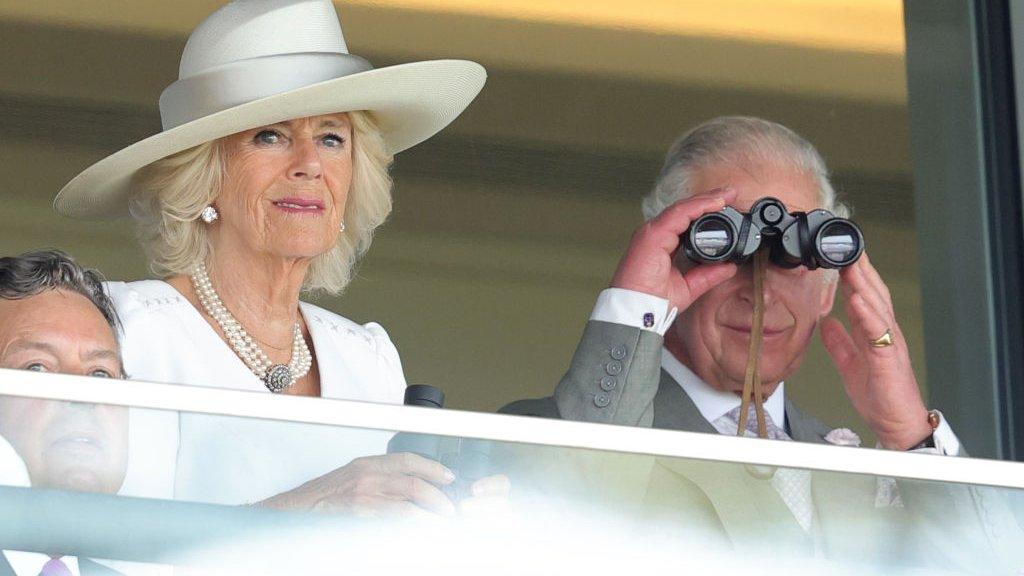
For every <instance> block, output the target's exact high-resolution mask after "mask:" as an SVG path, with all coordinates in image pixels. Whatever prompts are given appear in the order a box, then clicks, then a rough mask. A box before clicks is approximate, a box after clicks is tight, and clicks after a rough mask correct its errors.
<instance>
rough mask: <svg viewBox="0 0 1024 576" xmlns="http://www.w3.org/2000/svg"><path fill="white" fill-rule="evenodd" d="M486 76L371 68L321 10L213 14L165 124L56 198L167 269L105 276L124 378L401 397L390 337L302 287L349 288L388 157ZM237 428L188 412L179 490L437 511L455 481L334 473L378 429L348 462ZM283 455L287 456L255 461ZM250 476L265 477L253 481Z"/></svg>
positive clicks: (440, 473) (251, 6) (248, 8)
mask: <svg viewBox="0 0 1024 576" xmlns="http://www.w3.org/2000/svg"><path fill="white" fill-rule="evenodd" d="M485 77H486V74H485V72H484V70H483V68H482V67H481V66H480V65H478V64H476V63H473V62H468V61H461V60H441V61H430V62H416V63H411V64H404V65H399V66H391V67H387V68H380V69H374V68H373V67H372V66H371V65H370V64H369V63H368V62H367V61H366V60H364V59H362V58H360V57H358V56H354V55H352V54H349V53H348V50H347V47H346V45H345V41H344V38H343V36H342V31H341V27H340V24H339V22H338V18H337V14H336V13H335V11H334V7H333V5H332V3H331V2H330V1H329V0H237V1H235V2H232V3H230V4H228V5H227V6H224V7H223V8H221V9H220V10H218V11H217V12H216V13H214V14H213V15H211V16H210V17H208V18H207V19H206V20H205V21H204V22H202V23H201V24H200V25H199V27H198V28H196V30H195V31H194V32H193V33H192V35H191V37H190V38H189V41H188V44H187V45H186V46H185V50H184V54H183V55H182V58H181V67H180V72H179V79H178V80H177V81H176V82H174V83H173V84H171V85H170V86H169V87H168V88H167V89H166V90H164V92H163V94H162V95H161V97H160V115H161V119H162V122H163V131H162V132H160V133H159V134H156V135H155V136H152V137H150V138H147V139H145V140H143V141H141V142H138V143H136V144H134V145H132V146H129V147H128V148H125V149H123V150H121V151H119V152H117V153H115V154H113V155H111V156H109V157H107V158H105V159H103V160H101V161H100V162H98V163H96V164H94V165H93V166H91V167H89V168H88V169H87V170H85V171H84V172H82V173H81V174H79V175H78V176H77V177H75V178H74V179H73V180H72V181H71V182H70V183H68V184H67V185H66V186H65V187H64V189H63V190H61V191H60V193H59V194H58V195H57V197H56V199H55V201H54V206H55V208H56V210H57V211H58V212H60V213H62V214H65V215H68V216H72V217H79V218H90V219H97V218H109V217H117V216H120V215H123V214H130V216H131V217H132V219H133V220H134V221H135V224H136V227H137V229H138V232H139V238H140V239H141V242H142V245H143V248H144V250H145V252H146V254H147V255H148V257H149V259H150V262H151V267H152V269H153V271H154V272H155V273H156V275H157V276H158V277H160V278H162V279H161V280H148V281H141V282H130V283H110V284H109V285H108V290H109V292H110V294H111V297H112V298H113V300H114V302H115V304H116V306H117V308H118V312H119V314H120V315H121V318H122V320H123V322H124V326H125V334H124V342H123V351H124V359H125V368H126V371H127V373H129V374H131V375H132V377H133V378H136V379H140V380H150V381H158V382H171V383H182V384H193V385H203V386H217V387H224V388H234V389H239V390H250V391H263V392H278V393H283V394H298V395H305V396H321V397H325V398H344V399H353V400H367V401H374V402H389V403H401V402H402V397H403V391H404V388H405V379H404V377H403V374H402V368H401V363H400V361H399V357H398V353H397V351H396V349H395V346H394V345H393V344H392V343H391V340H390V339H389V338H388V335H387V333H386V332H385V331H384V329H383V328H381V327H380V326H379V325H377V324H374V323H370V324H365V325H359V324H356V323H354V322H352V321H350V320H347V319H345V318H342V317H341V316H338V315H336V314H334V313H332V312H328V311H327V310H324V309H322V308H318V307H316V306H313V305H311V304H307V303H304V302H300V300H299V296H300V294H301V293H302V292H304V291H309V290H324V291H327V292H330V293H335V294H336V293H338V292H340V291H341V290H342V289H343V288H344V286H345V285H346V283H347V282H348V281H349V278H350V274H351V270H352V267H353V265H354V263H355V262H356V260H357V259H358V258H359V256H360V255H362V253H363V252H365V251H366V249H367V248H368V247H369V245H370V240H371V236H372V234H373V231H374V229H375V228H376V227H377V226H378V225H380V224H381V223H382V222H383V221H384V220H385V218H386V217H387V216H388V213H389V212H390V210H391V180H390V178H389V176H388V173H387V170H388V167H389V165H390V163H391V160H392V155H393V154H394V153H396V152H399V151H401V150H404V149H406V148H408V147H410V146H413V145H415V144H417V143H419V142H421V141H423V140H425V139H426V138H428V137H430V136H431V135H433V134H435V133H436V132H438V131H439V130H441V129H442V128H444V127H445V126H446V125H447V124H448V123H450V122H451V121H452V120H453V119H454V118H455V117H456V116H458V115H459V114H460V113H461V112H462V111H463V110H464V109H465V108H466V106H468V105H469V103H470V102H471V101H472V100H473V98H474V97H475V96H476V95H477V93H478V92H479V91H480V89H481V88H482V87H483V83H484V80H485ZM233 422H234V423H233V424H226V423H225V422H224V421H223V420H213V419H211V418H209V417H206V418H203V417H200V416H195V415H193V416H191V417H189V416H188V415H184V414H183V415H182V417H181V421H180V424H179V427H180V435H179V437H178V439H177V441H178V442H179V444H180V448H179V449H178V453H179V456H178V461H177V472H176V475H175V480H174V482H175V495H176V496H177V497H181V498H187V499H195V500H205V501H216V502H225V503H228V502H232V503H236V502H251V501H254V500H261V499H266V498H269V503H271V504H275V503H276V504H282V505H287V506H288V507H291V508H307V507H309V508H312V507H317V508H332V507H337V508H347V507H348V508H350V507H352V502H362V503H369V507H370V508H374V503H375V502H376V503H379V504H381V505H382V506H383V503H387V506H388V507H391V508H394V506H395V504H394V503H395V502H401V503H404V504H407V505H408V506H417V505H418V507H419V508H426V509H428V510H435V511H442V512H443V511H446V510H448V509H449V508H450V506H451V504H450V502H448V501H447V499H446V498H444V497H443V495H442V494H441V492H439V491H438V490H437V489H436V488H435V487H436V486H437V485H441V484H445V483H447V482H449V481H451V477H450V472H448V471H447V469H445V468H444V467H443V466H441V465H440V464H437V463H435V462H431V461H427V460H424V459H416V458H406V457H397V456H378V457H375V458H369V459H361V460H359V461H357V462H354V463H353V464H351V465H348V466H344V467H343V468H341V469H338V470H333V471H332V469H333V468H335V467H336V466H337V465H338V463H339V456H340V457H341V458H345V460H343V461H346V462H347V461H348V460H347V458H348V457H354V456H359V455H363V454H374V453H376V454H380V453H381V452H382V451H383V450H382V449H381V448H382V446H383V442H384V441H386V436H378V437H376V438H375V439H373V440H366V441H365V442H362V444H363V445H361V446H355V447H353V444H354V443H353V442H352V438H351V436H349V437H347V438H346V441H345V442H342V444H344V445H345V446H347V448H346V449H347V450H348V452H347V457H346V452H345V450H342V451H341V452H340V454H339V453H338V451H337V450H335V451H333V452H332V454H335V457H333V458H330V459H329V460H325V459H324V458H323V453H322V452H318V451H315V450H311V451H308V453H307V452H306V451H303V450H302V449H301V448H303V447H309V445H311V444H314V443H316V442H319V441H318V440H316V439H315V438H313V437H311V436H309V434H308V433H307V431H308V428H305V427H304V428H301V430H299V431H297V432H295V433H294V434H292V435H289V433H288V432H287V431H286V430H285V428H286V427H285V426H281V425H277V426H272V427H270V428H266V429H264V428H261V426H266V425H265V424H263V423H259V422H251V421H244V422H242V421H233ZM226 426H229V427H230V426H234V427H235V428H233V429H226V428H225V427H226ZM136 429H137V430H138V427H136ZM139 434H142V435H152V430H139ZM261 434H266V435H267V436H264V437H262V438H260V437H259V436H260V435H261ZM268 436H269V437H268ZM237 437H244V438H246V439H247V440H248V441H249V442H251V444H244V445H243V446H241V447H240V446H239V443H238V442H236V441H234V439H235V438H237ZM296 443H299V444H300V446H296V445H295V444H296ZM170 444H173V442H171V443H170ZM247 448H251V449H248V450H247ZM297 448H298V449H297ZM280 454H285V455H287V458H288V461H287V462H285V463H282V462H278V461H268V459H271V460H272V457H273V458H277V457H279V456H277V455H280ZM146 456H147V455H144V454H139V458H140V459H144V458H146ZM143 461H144V460H143ZM253 467H261V468H262V472H261V473H260V474H258V475H256V476H257V477H258V478H257V479H254V478H253ZM143 473H144V474H146V475H152V474H153V471H152V469H147V470H144V471H143ZM325 473H327V474H328V475H327V476H324V477H322V478H317V479H316V480H315V481H312V482H308V483H307V484H305V485H302V486H301V487H300V488H298V489H295V490H291V491H289V489H291V488H294V487H295V486H299V485H300V484H301V483H302V482H304V481H307V480H309V479H310V478H313V477H315V476H319V475H321V474H325ZM233 474H234V475H235V476H237V477H236V478H233V477H232V475H233ZM410 477H411V478H412V479H413V480H414V481H408V480H409V478H410ZM353 478H361V479H363V480H364V481H360V482H353V481H352V479H353ZM366 478H373V479H375V481H371V482H367V481H365V480H366ZM126 484H128V485H131V484H132V478H131V473H130V474H129V480H128V481H126ZM142 484H148V485H150V486H152V482H148V481H142ZM140 491H141V492H146V491H147V490H145V489H142V490H140ZM282 492H286V493H285V494H281V493H282ZM275 494H276V495H278V496H274V495H275ZM378 508H379V507H378Z"/></svg>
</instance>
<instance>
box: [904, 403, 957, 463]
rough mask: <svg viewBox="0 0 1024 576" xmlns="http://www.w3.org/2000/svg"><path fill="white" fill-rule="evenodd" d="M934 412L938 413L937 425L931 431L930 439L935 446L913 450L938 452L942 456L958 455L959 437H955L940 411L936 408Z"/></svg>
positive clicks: (928, 452) (929, 452)
mask: <svg viewBox="0 0 1024 576" xmlns="http://www.w3.org/2000/svg"><path fill="white" fill-rule="evenodd" d="M935 412H936V413H937V414H938V415H939V427H938V428H936V429H935V432H933V433H932V441H933V442H934V443H935V448H919V449H917V450H914V452H923V453H925V454H940V455H942V456H959V455H960V439H959V438H957V437H956V434H955V433H954V432H953V428H952V427H951V426H950V425H949V422H947V421H946V417H945V416H943V414H942V412H939V411H938V410H936V411H935Z"/></svg>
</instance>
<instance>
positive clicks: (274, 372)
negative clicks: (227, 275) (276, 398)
mask: <svg viewBox="0 0 1024 576" xmlns="http://www.w3.org/2000/svg"><path fill="white" fill-rule="evenodd" d="M192 285H193V286H194V287H195V289H196V294H197V295H198V296H199V302H200V303H201V304H202V305H203V309H204V310H206V313H207V314H209V315H210V316H212V317H213V319H214V320H216V321H217V325H218V326H220V329H221V330H222V331H223V332H224V335H225V336H226V337H227V339H228V343H229V344H231V348H232V349H234V351H235V354H237V355H238V357H239V358H241V359H242V362H244V363H245V365H246V366H248V367H249V370H252V373H253V374H255V375H256V377H257V378H259V379H260V380H262V381H263V384H264V385H265V386H266V387H267V389H269V390H270V391H271V392H280V391H282V390H284V389H285V388H287V387H289V386H291V385H292V384H294V383H295V381H296V380H298V379H300V378H302V377H303V376H305V375H306V374H308V373H309V369H310V367H312V366H313V356H312V354H310V353H309V348H308V347H307V346H306V339H305V338H303V337H302V328H301V327H300V326H299V323H298V322H296V323H295V331H294V334H293V336H292V359H291V360H290V361H289V362H288V364H287V365H285V364H274V363H273V362H271V361H270V358H268V357H267V355H266V353H264V352H263V349H262V348H260V345H259V344H257V343H256V341H255V340H253V338H252V337H251V336H249V333H248V332H246V331H245V328H242V325H241V324H239V323H238V320H235V317H234V316H232V315H231V312H228V309H227V307H225V306H224V303H223V302H222V301H221V299H220V296H218V295H217V291H216V290H214V289H213V284H212V283H211V282H210V276H209V274H207V273H206V265H205V264H203V263H202V262H200V263H199V264H198V265H197V266H196V267H195V270H193V271H192Z"/></svg>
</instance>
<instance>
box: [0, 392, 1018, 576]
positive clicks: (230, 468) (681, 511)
mask: <svg viewBox="0 0 1024 576" xmlns="http://www.w3.org/2000/svg"><path fill="white" fill-rule="evenodd" d="M125 410H126V409H124V408H114V407H109V406H101V405H97V406H90V405H81V404H70V403H65V402H58V401H46V400H37V399H30V398H0V414H2V415H3V418H4V421H3V424H4V425H3V428H2V432H3V435H4V437H5V438H6V439H7V440H8V441H10V443H11V445H12V446H14V447H15V448H16V449H17V454H18V455H19V456H20V457H21V458H23V459H24V461H25V465H26V468H27V469H28V470H29V471H30V476H31V481H32V485H33V488H32V489H28V488H16V487H8V488H0V547H2V548H3V549H6V550H11V549H15V550H30V551H31V550H35V551H40V550H43V551H45V550H54V549H60V550H63V551H65V552H66V553H69V554H70V553H73V554H75V555H77V556H78V557H81V558H95V557H105V558H106V557H109V558H115V559H117V560H130V561H135V562H148V563H158V564H175V565H178V566H186V565H187V566H191V567H193V568H195V567H199V568H201V569H203V570H211V571H213V572H215V573H225V572H228V573H232V571H234V572H237V573H247V572H249V573H252V572H261V573H279V574H294V573H297V572H300V571H312V572H322V571H323V567H324V566H338V567H339V569H340V568H344V571H346V572H347V571H350V570H352V569H360V568H366V569H373V570H374V571H378V572H379V571H381V569H408V568H416V570H417V573H423V572H426V573H442V572H444V573H451V572H453V571H454V572H459V573H467V572H469V571H470V570H474V571H479V570H493V569H494V567H496V566H501V567H503V568H505V569H506V570H507V571H509V573H517V574H519V573H535V572H541V573H547V572H556V573H574V574H582V573H594V574H608V573H613V572H616V573H621V572H622V571H624V570H632V571H635V570H656V569H658V568H659V567H664V566H666V565H679V566H683V565H685V566H687V567H688V568H689V569H691V570H696V571H698V572H700V571H716V572H722V573H728V572H736V571H741V570H743V571H745V570H757V569H763V566H764V565H765V564H764V563H765V562H772V563H773V564H772V565H773V566H777V565H779V563H781V564H782V565H784V566H785V567H786V568H787V569H788V570H789V571H790V572H795V573H808V574H811V573H813V574H818V573H821V571H822V570H824V571H827V572H829V573H851V574H852V573H857V574H865V573H867V574H893V573H902V572H907V573H914V572H915V571H920V570H922V569H928V570H929V572H928V573H930V574H936V573H939V574H941V573H979V574H1000V573H1005V574H1014V573H1015V571H1016V570H1018V569H1020V568H1021V567H1024V557H1022V555H1021V552H1020V551H1019V550H1016V549H1015V548H1020V547H1019V546H1017V545H1014V544H1013V543H1014V542H1017V543H1019V542H1022V541H1024V540H1022V538H1024V536H1022V534H1024V533H1022V532H1021V524H1020V523H1021V520H1022V518H1021V515H1020V514H1021V505H1022V503H1024V494H1022V492H1021V491H1020V490H1010V489H995V488H986V487H981V486H968V485H957V484H950V483H943V482H935V481H911V480H904V479H886V478H877V477H873V476H868V475H862V474H848V473H840V472H822V471H811V470H791V469H777V468H774V467H768V466H752V465H747V464H744V463H742V462H719V461H708V460H698V459H692V458H675V457H658V456H650V455H645V454H637V453H620V452H609V451H597V450H584V449H575V448H564V447H553V446H539V445H531V444H523V443H509V442H497V441H486V440H481V439H476V438H454V437H445V436H434V435H428V434H411V433H404V432H403V433H399V434H397V435H396V434H393V433H391V432H388V431H384V430H372V429H360V428H349V427H341V426H329V425H321V424H304V423H296V422H288V421H278V420H264V419H257V418H243V417H235V416H217V415H209V414H195V413H188V412H181V413H174V412H163V411H144V410H137V409H131V414H130V418H131V419H132V420H134V419H136V417H137V416H139V417H141V421H142V422H144V423H146V424H154V423H158V422H161V421H162V422H164V423H166V424H169V427H168V429H167V430H165V431H164V432H167V433H171V434H176V433H177V431H178V430H187V429H189V428H196V427H197V426H198V427H199V428H201V429H202V433H201V434H199V436H197V438H199V437H201V438H203V439H205V442H202V443H199V442H198V441H197V439H192V440H189V439H187V438H185V437H179V438H178V443H177V444H176V447H177V448H176V449H174V450H171V449H167V446H166V445H164V444H160V443H159V442H155V443H154V441H155V440H156V441H160V440H161V439H160V437H159V436H158V435H154V434H152V429H151V428H148V429H147V430H148V432H147V433H145V434H139V433H138V431H137V429H136V428H134V427H133V428H131V431H132V436H131V437H130V438H128V439H127V443H128V444H130V445H133V447H134V448H135V450H133V452H132V454H142V455H145V458H144V459H143V460H142V461H139V462H132V461H128V462H127V468H128V470H129V476H131V475H132V474H133V473H134V474H136V475H137V479H136V483H135V489H134V490H135V495H137V496H145V497H144V498H126V497H124V496H112V495H109V494H89V493H87V492H111V488H112V487H115V486H116V485H117V484H118V483H119V481H120V479H121V478H123V477H124V475H125V460H124V454H125V438H124V432H125V430H126V424H127V421H126V414H125ZM158 417H163V420H161V419H160V418H158ZM19 419H20V420H19ZM26 419H30V420H32V421H31V422H30V421H28V420H26ZM36 421H38V422H36ZM186 421H188V422H191V423H190V426H187V427H180V424H181V423H182V422H186ZM197 434H198V432H197ZM29 437H32V438H35V437H38V438H40V440H38V441H35V440H33V441H28V438H29ZM680 438H681V440H688V439H689V438H690V437H689V436H685V435H681V437H680ZM389 440H390V444H389ZM690 441H692V440H690ZM734 441H735V442H738V443H744V442H760V441H759V440H746V439H735V440H734ZM738 445H739V444H738ZM743 446H747V445H746V444H743ZM831 449H833V450H855V449H854V448H843V447H835V448H831ZM389 450H390V451H391V452H392V453H397V454H399V455H401V454H404V453H408V452H411V453H415V454H418V456H401V458H404V459H406V462H407V463H410V464H413V465H414V466H412V467H411V468H410V469H409V470H406V471H404V472H402V473H400V474H398V475H388V474H385V472H387V470H386V469H385V468H383V467H381V468H379V469H375V470H376V471H377V472H379V475H377V476H376V477H379V479H380V480H381V482H380V483H379V484H377V485H374V487H373V490H376V491H377V493H379V494H382V495H385V496H386V495H387V494H388V493H389V490H392V489H393V488H395V487H396V486H397V485H398V483H403V484H416V485H417V486H418V490H419V491H420V496H419V499H416V500H413V501H410V502H405V503H404V504H406V505H400V504H402V502H399V501H398V500H396V499H394V498H387V497H385V498H382V499H380V500H373V499H371V498H367V500H366V505H365V506H362V507H353V506H335V505H333V504H334V503H332V502H331V501H330V498H323V499H322V500H321V501H319V502H318V503H315V504H314V505H310V504H309V502H305V501H302V500H301V499H298V498H294V499H292V500H279V501H276V502H274V505H273V506H269V505H267V504H266V503H265V502H262V501H261V500H262V499H265V498H268V497H273V496H274V495H275V494H279V493H281V492H282V491H286V492H288V493H291V494H293V495H294V494H297V493H301V490H299V491H297V490H293V489H296V488H297V487H298V488H301V487H302V486H304V485H306V484H310V483H315V484H319V485H320V488H323V485H325V484H330V483H332V482H333V483H334V484H333V485H331V486H329V489H328V490H321V492H320V493H321V494H328V493H332V492H335V493H341V492H344V491H346V490H349V489H352V488H353V486H352V485H351V482H350V480H351V477H348V476H345V475H344V474H343V473H342V472H341V471H343V470H346V469H348V467H346V466H345V465H346V464H351V463H353V462H354V463H355V465H356V466H369V467H371V468H372V467H373V466H380V465H381V464H382V463H383V462H384V461H383V460H380V457H381V456H382V455H384V454H385V453H386V452H388V451H389ZM157 455H158V456H159V457H160V458H163V459H165V460H166V462H164V464H165V466H164V468H165V469H166V470H168V471H169V473H170V474H171V476H172V482H171V483H170V486H171V489H170V490H169V491H168V490H167V489H166V487H165V486H166V485H165V482H164V481H163V480H162V479H160V478H158V477H156V476H158V475H159V474H157V475H156V476H153V477H152V478H149V474H148V473H147V471H146V470H141V471H140V470H139V467H140V466H145V467H146V468H147V470H148V469H149V467H150V466H151V464H152V463H153V462H154V457H155V456H157ZM723 456H726V457H728V454H724V455H723ZM908 457H913V456H908ZM438 462H439V463H440V464H442V465H444V466H446V467H447V469H448V470H450V471H451V472H453V473H454V474H452V475H450V476H447V475H443V476H440V477H435V476H431V475H430V474H429V468H425V467H420V466H421V465H424V464H433V465H437V464H438ZM14 464H16V463H11V462H6V463H4V464H2V465H3V466H4V467H9V466H11V465H14ZM793 472H797V473H798V474H796V476H800V477H803V478H805V479H806V481H807V483H808V488H809V495H810V498H809V499H808V500H807V501H805V502H804V505H806V506H807V507H809V510H810V512H811V515H812V517H813V520H812V523H811V525H810V527H808V528H804V527H802V526H801V525H800V523H799V522H798V521H797V520H796V516H795V512H794V511H793V509H792V506H791V504H790V502H789V501H788V500H787V498H786V497H785V494H784V492H785V491H786V488H785V486H781V487H780V484H779V482H778V481H777V480H778V479H779V478H782V477H787V476H788V477H792V476H794V474H792V473H793ZM2 476H3V474H0V477H2ZM372 477H375V476H373V475H371V476H363V477H361V479H360V480H359V482H361V483H364V484H365V483H366V482H367V481H368V480H367V479H368V478H372ZM61 478H63V479H64V481H63V482H61V481H59V480H60V479H61ZM481 478H501V479H502V481H503V482H505V484H503V485H502V487H498V489H496V490H493V491H491V492H487V491H486V490H483V491H481V490H480V489H478V485H477V484H475V483H473V482H472V481H473V480H477V479H481ZM147 479H150V480H152V486H151V487H150V488H151V490H150V492H149V493H146V486H145V481H146V480H147ZM508 483H510V484H511V490H509V489H508ZM45 487H55V488H60V490H59V491H55V490H52V489H46V488H45ZM364 487H365V486H364ZM440 502H447V503H448V504H449V505H450V508H445V507H442V506H439V503H440ZM211 504H213V505H211ZM28 518H31V519H32V521H31V522H26V519H28ZM66 518H75V519H76V520H75V522H74V523H68V522H66V521H65V519H66ZM82 526H88V527H89V529H88V530H82ZM125 534H131V537H130V538H125V537H124V535H125ZM580 542H588V543H598V544H595V547H593V551H594V553H593V554H582V555H581V554H580ZM602 542H603V543H606V544H600V543H602ZM69 547H71V548H73V550H69ZM606 552H607V553H606ZM190 569H191V568H190ZM140 570H141V569H140Z"/></svg>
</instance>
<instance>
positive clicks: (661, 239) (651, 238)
mask: <svg viewBox="0 0 1024 576" xmlns="http://www.w3.org/2000/svg"><path fill="white" fill-rule="evenodd" d="M735 198H736V191H735V190H732V189H729V188H719V189H715V190H712V191H710V192H708V193H706V194H701V195H699V196H694V197H693V198H687V199H685V200H680V201H679V202H676V203H675V204H673V205H671V206H669V207H668V208H666V209H665V210H664V211H663V212H662V213H661V214H659V215H658V216H657V217H655V218H653V219H652V220H650V221H648V222H646V223H645V224H644V225H643V226H641V227H640V228H639V229H638V230H637V231H636V233H634V234H633V239H632V241H630V243H629V248H627V249H626V254H625V255H624V256H623V257H622V260H621V261H620V262H619V267H618V269H617V270H616V271H615V276H613V277H612V282H611V287H612V288H624V289H626V290H633V291H635V292H643V293H645V294H651V295H653V296H658V297H660V298H665V299H667V300H668V301H669V306H672V307H675V308H678V309H679V311H680V312H681V311H683V310H685V309H687V308H688V307H689V306H690V304H692V303H693V301H694V300H696V299H697V298H700V296H701V295H703V294H704V293H705V292H707V291H708V290H710V289H711V288H713V287H714V286H716V285H718V284H720V283H722V282H724V281H725V280H728V279H729V278H731V277H732V276H733V275H734V274H736V265H735V264H720V265H717V266H709V265H702V266H695V267H694V268H693V269H691V270H689V271H687V272H686V273H685V274H683V273H682V272H680V271H679V269H678V268H676V266H675V264H674V260H675V257H676V252H677V251H678V249H679V235H680V234H682V233H683V232H685V231H686V230H687V229H688V228H689V227H690V224H691V223H692V222H693V221H694V220H696V219H697V218H700V217H701V216H702V215H704V214H707V213H710V212H717V211H718V210H721V209H722V208H724V207H725V205H726V204H728V203H729V202H731V201H733V200H734V199H735Z"/></svg>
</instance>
